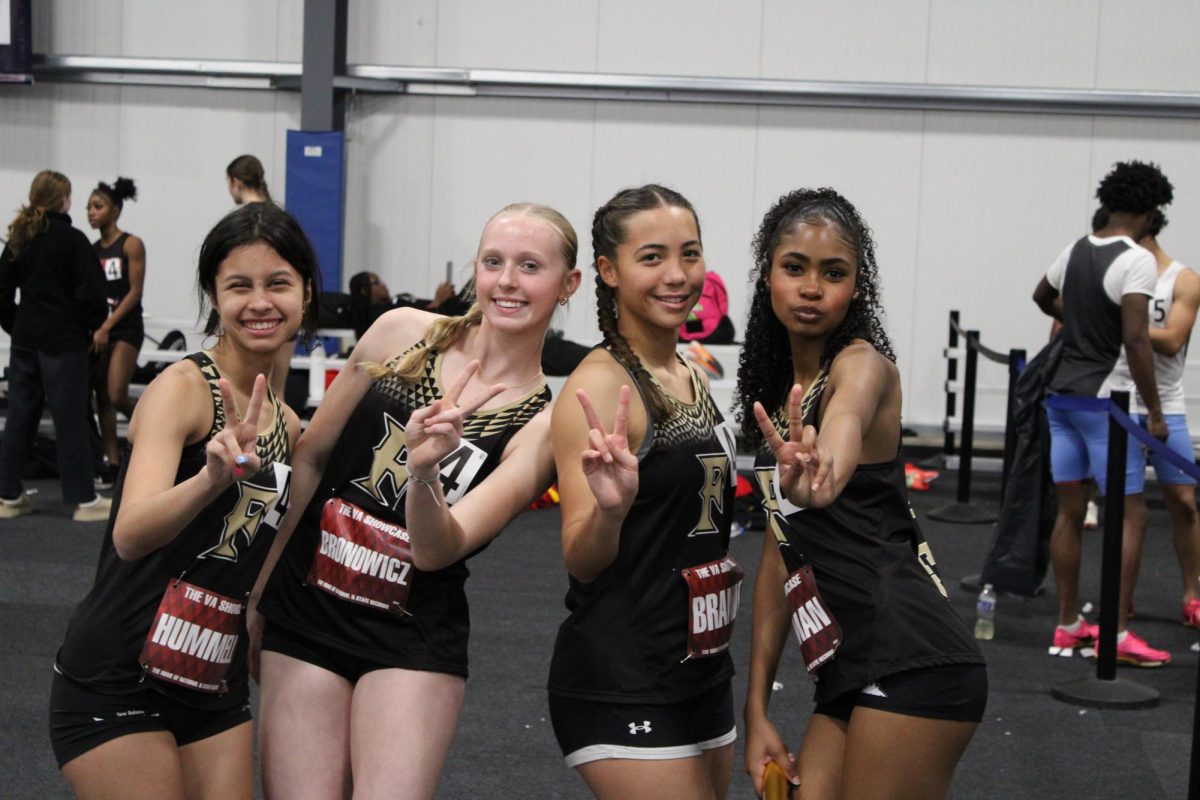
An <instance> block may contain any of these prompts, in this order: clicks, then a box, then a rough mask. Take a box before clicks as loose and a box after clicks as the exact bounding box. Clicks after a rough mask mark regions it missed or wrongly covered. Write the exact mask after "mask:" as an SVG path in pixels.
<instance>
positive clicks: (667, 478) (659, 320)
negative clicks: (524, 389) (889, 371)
mask: <svg viewBox="0 0 1200 800" xmlns="http://www.w3.org/2000/svg"><path fill="white" fill-rule="evenodd" d="M592 249H593V252H594V254H595V266H596V299H597V305H598V307H599V317H600V328H601V330H602V331H603V332H604V342H603V344H602V345H601V346H600V347H598V348H597V349H595V350H593V351H592V352H591V353H590V354H589V355H588V356H587V357H586V358H584V360H583V362H582V363H581V364H580V365H579V367H578V368H577V369H576V370H575V371H574V372H573V373H572V375H571V377H570V378H569V379H568V380H567V384H566V386H565V387H564V390H563V391H564V396H565V397H566V399H564V400H563V401H562V402H561V403H559V404H558V405H557V406H556V408H555V411H554V422H553V434H554V437H553V438H554V457H555V462H556V464H557V466H558V487H559V496H560V498H561V503H562V540H563V556H564V560H565V561H566V566H567V571H568V573H570V588H569V590H568V592H567V598H566V603H567V608H568V609H569V610H570V612H571V615H570V616H569V617H568V618H567V620H566V621H564V622H563V624H562V626H561V628H560V629H559V633H558V638H557V640H556V642H555V647H554V656H553V660H552V662H551V666H550V680H549V692H550V716H551V721H552V723H553V725H554V732H555V735H556V736H557V738H558V741H559V745H560V747H561V748H562V752H563V755H564V757H565V760H566V763H567V765H568V766H571V767H574V768H576V769H577V770H578V771H579V774H580V776H581V777H582V778H583V779H584V781H585V782H586V783H587V784H588V787H589V788H590V789H591V790H592V792H593V793H594V794H595V795H596V796H597V797H600V798H621V799H622V800H627V799H629V798H661V797H694V798H712V799H714V800H715V799H716V798H723V797H724V796H725V793H726V792H727V791H728V789H729V782H730V776H731V772H732V761H733V741H734V739H735V738H736V736H737V728H736V726H735V723H734V718H733V696H732V691H731V688H730V678H731V676H732V675H733V663H732V661H731V659H730V657H729V653H728V645H729V638H730V635H731V633H732V628H733V621H734V617H735V615H736V613H737V599H738V595H739V592H740V582H741V575H742V573H741V569H740V568H739V567H738V566H737V564H736V563H735V562H734V561H733V559H731V558H729V556H728V549H729V527H730V521H731V516H732V511H733V487H734V484H735V481H736V476H735V474H734V447H733V435H732V431H730V430H727V429H723V426H722V423H723V421H722V418H721V414H720V412H719V411H718V409H717V406H716V404H715V403H713V400H712V397H711V396H710V395H709V390H708V384H707V380H706V378H705V377H704V374H703V372H701V371H700V370H699V369H698V368H695V367H693V366H691V365H689V364H687V363H686V362H684V361H683V360H682V359H680V358H679V356H678V355H677V354H676V344H677V342H678V335H679V328H680V326H681V325H682V324H683V323H684V321H685V320H686V319H687V316H688V313H689V312H690V311H691V309H692V306H693V305H694V304H695V302H696V300H697V298H698V297H699V295H700V290H701V288H702V287H703V285H704V272H705V266H704V251H703V246H702V244H701V239H700V224H699V222H698V220H697V218H696V214H695V212H694V211H693V209H692V206H691V204H690V203H688V201H687V200H686V199H684V198H683V196H682V195H680V194H678V193H677V192H674V191H672V190H670V189H667V188H664V187H662V186H657V185H653V184H652V185H648V186H643V187H640V188H637V189H626V190H624V191H621V192H618V193H617V194H616V195H615V196H614V197H613V198H612V199H611V200H609V201H608V202H607V203H606V204H604V205H603V206H602V207H601V208H600V209H599V210H597V211H596V215H595V219H594V222H593V224H592Z"/></svg>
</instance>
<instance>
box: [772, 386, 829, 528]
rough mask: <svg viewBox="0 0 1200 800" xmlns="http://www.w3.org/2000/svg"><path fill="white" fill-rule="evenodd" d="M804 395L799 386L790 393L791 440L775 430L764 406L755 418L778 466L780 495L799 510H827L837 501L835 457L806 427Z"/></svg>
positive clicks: (789, 423) (813, 432)
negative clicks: (832, 477) (832, 474)
mask: <svg viewBox="0 0 1200 800" xmlns="http://www.w3.org/2000/svg"><path fill="white" fill-rule="evenodd" d="M803 402H804V392H803V391H802V390H801V388H800V384H796V385H794V386H792V390H791V392H789V393H788V438H787V440H786V441H785V440H784V438H783V437H782V436H780V435H779V431H777V430H776V429H775V425H774V424H772V422H771V420H770V418H769V417H768V416H767V412H766V409H764V408H763V406H762V403H755V404H754V418H755V419H756V420H758V428H759V430H761V431H762V434H763V438H764V439H765V440H766V442H767V445H768V446H769V447H770V448H771V452H772V453H774V454H775V462H776V463H777V464H779V487H778V489H779V493H780V494H781V495H783V496H784V497H786V498H787V499H788V501H789V502H791V503H792V504H793V505H797V506H799V507H800V508H824V507H825V506H828V505H829V504H830V503H832V502H833V500H834V497H835V495H834V481H832V480H831V479H830V477H831V475H830V473H832V471H833V454H832V453H830V452H829V451H828V450H826V449H824V448H822V447H820V446H819V445H818V444H817V429H816V428H814V427H813V426H812V425H804V412H803V411H802V405H803Z"/></svg>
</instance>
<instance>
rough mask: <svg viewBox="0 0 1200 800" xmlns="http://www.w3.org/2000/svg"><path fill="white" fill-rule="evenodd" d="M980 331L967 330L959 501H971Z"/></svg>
mask: <svg viewBox="0 0 1200 800" xmlns="http://www.w3.org/2000/svg"><path fill="white" fill-rule="evenodd" d="M978 344H979V331H967V370H966V374H965V375H964V376H963V409H962V435H961V436H960V437H959V447H958V502H960V503H962V504H964V505H965V504H967V503H970V502H971V458H972V452H973V451H974V449H975V377H976V375H977V373H978V371H979V351H978V350H977V349H976V346H977V345H978Z"/></svg>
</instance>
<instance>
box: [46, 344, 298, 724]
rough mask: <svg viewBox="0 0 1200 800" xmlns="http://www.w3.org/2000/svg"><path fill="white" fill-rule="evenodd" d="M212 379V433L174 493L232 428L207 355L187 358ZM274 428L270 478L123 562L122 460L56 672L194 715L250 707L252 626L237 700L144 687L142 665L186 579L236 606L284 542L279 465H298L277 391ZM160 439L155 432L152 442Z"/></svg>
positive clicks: (193, 451)
mask: <svg viewBox="0 0 1200 800" xmlns="http://www.w3.org/2000/svg"><path fill="white" fill-rule="evenodd" d="M187 358H188V359H190V360H191V361H192V362H193V363H195V364H196V366H197V367H198V368H199V369H200V371H201V372H202V373H203V374H204V377H205V378H206V379H207V381H208V384H209V387H210V389H211V391H212V399H213V424H212V428H211V429H210V430H209V432H208V434H207V435H205V437H204V438H203V439H201V440H200V441H198V442H196V443H194V444H189V445H187V446H186V447H184V448H183V452H182V453H181V455H180V458H179V468H178V470H176V473H175V484H176V485H178V484H180V483H182V482H183V481H185V480H187V479H188V478H191V477H192V476H193V475H195V474H197V473H198V472H199V471H200V470H202V469H204V465H205V461H206V455H205V447H206V446H207V444H208V440H209V439H211V438H212V437H213V436H215V435H216V434H217V433H218V432H219V431H221V430H222V429H223V428H224V427H225V409H224V405H223V403H222V401H221V392H220V389H219V388H218V386H217V380H218V379H219V378H220V374H219V373H218V372H217V367H216V364H214V363H213V361H212V359H211V358H209V357H208V355H207V354H205V353H193V354H191V355H189V356H188V357H187ZM268 398H269V401H270V403H271V405H272V407H273V409H274V413H275V422H274V424H273V425H272V427H271V430H270V431H268V432H267V433H265V434H262V435H260V436H259V437H258V443H257V445H256V447H255V449H256V451H257V452H258V455H259V457H260V458H261V459H262V464H263V468H262V471H260V472H259V474H258V475H256V476H254V477H253V478H247V479H246V480H243V481H239V482H237V483H235V484H234V485H232V486H230V487H229V488H228V489H226V490H225V491H224V492H222V493H221V494H220V495H219V496H218V497H217V498H216V499H215V500H213V501H212V502H211V503H209V504H208V505H207V506H205V507H204V509H203V510H202V511H200V513H198V514H197V515H196V516H195V518H194V519H193V520H192V521H191V522H190V523H188V524H187V526H186V527H184V529H183V530H182V531H180V532H179V535H178V536H176V537H175V539H174V540H172V541H171V543H170V544H167V545H164V546H163V547H160V548H159V549H157V550H155V551H154V552H152V553H150V554H149V555H146V556H143V557H142V558H139V559H137V560H134V561H124V560H122V559H121V558H120V557H119V556H118V555H117V552H116V550H115V549H114V547H113V538H112V531H113V522H114V520H116V518H117V512H118V511H119V510H120V507H121V495H122V494H123V492H124V488H125V469H126V466H125V465H127V464H128V463H129V458H128V453H127V454H126V458H125V459H123V460H122V467H121V473H120V475H119V476H118V478H117V485H116V490H115V494H114V495H113V507H112V514H111V515H110V516H109V520H108V530H107V531H105V534H104V542H103V544H102V545H101V548H100V563H99V564H98V565H97V567H96V579H95V582H94V584H93V585H92V588H91V591H89V592H88V594H87V596H86V597H84V598H83V601H82V602H81V603H80V604H79V605H78V606H76V608H75V611H74V612H73V613H72V615H71V621H70V623H69V625H68V628H67V635H66V639H65V641H64V642H63V645H62V648H61V649H60V650H59V651H58V659H57V668H58V670H59V671H60V672H62V673H63V674H65V675H66V676H68V677H70V678H72V679H74V680H77V681H79V682H81V683H85V684H87V685H89V686H92V687H93V688H95V689H96V690H97V691H100V692H103V693H106V694H125V693H129V692H135V691H138V690H140V689H141V688H143V687H144V686H152V687H153V688H155V689H157V690H158V691H160V692H163V693H164V694H167V695H170V696H172V697H174V698H176V699H178V700H180V701H182V702H184V703H186V704H188V705H191V706H195V707H198V708H206V709H214V708H225V707H230V706H233V705H236V704H239V703H244V702H246V697H247V696H248V691H249V689H248V684H247V675H248V673H247V669H246V637H245V635H244V633H245V628H244V625H245V616H244V615H243V616H242V625H243V629H242V633H243V635H239V636H238V643H237V647H236V651H235V654H234V658H233V661H232V662H231V664H230V669H229V677H228V679H227V680H228V684H229V691H228V692H227V693H224V694H219V695H218V694H206V693H204V692H199V691H195V690H192V689H188V688H185V687H182V686H176V685H174V684H167V683H163V682H160V681H157V680H153V679H147V680H145V681H142V677H143V676H142V668H141V666H140V665H139V663H138V655H139V654H140V652H141V649H142V645H143V643H144V642H145V640H146V637H147V635H148V634H149V632H150V631H149V629H150V625H151V623H152V622H153V621H154V617H155V612H156V611H157V610H158V605H159V601H160V600H161V599H162V596H163V591H164V590H165V589H166V588H167V583H168V582H169V581H171V580H172V579H174V578H178V577H180V576H181V575H183V576H184V579H185V580H186V581H188V582H189V583H192V584H195V585H197V586H199V587H202V588H205V589H209V590H211V591H214V592H217V593H219V594H222V595H225V596H226V597H230V598H237V599H241V598H246V597H248V596H249V594H250V589H251V588H252V587H253V585H254V581H255V579H257V577H258V573H259V570H260V569H261V568H262V564H263V560H264V559H265V558H266V555H267V550H268V549H270V547H271V542H272V540H273V539H274V538H275V530H274V528H272V527H271V525H270V524H269V522H268V521H267V520H268V519H269V514H268V513H267V512H268V511H269V508H270V504H271V501H272V500H273V499H274V495H275V491H276V470H275V467H274V465H275V464H281V465H286V464H288V462H289V460H290V447H289V441H288V432H287V419H286V418H285V417H284V410H283V404H282V403H280V402H279V399H278V398H277V397H276V396H275V395H274V393H272V392H270V390H268ZM148 433H152V432H148Z"/></svg>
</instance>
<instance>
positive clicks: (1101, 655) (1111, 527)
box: [1096, 392, 1129, 681]
mask: <svg viewBox="0 0 1200 800" xmlns="http://www.w3.org/2000/svg"><path fill="white" fill-rule="evenodd" d="M1112 401H1113V404H1114V405H1116V406H1117V408H1119V409H1121V410H1122V411H1124V412H1126V413H1128V412H1129V392H1113V393H1112ZM1128 450H1129V434H1127V433H1125V429H1124V428H1122V427H1121V425H1120V424H1119V423H1118V422H1117V418H1116V417H1113V416H1110V417H1109V418H1108V473H1107V474H1108V491H1107V493H1106V494H1105V495H1104V543H1103V545H1102V549H1101V560H1100V639H1099V641H1097V642H1096V677H1097V678H1099V679H1100V680H1102V681H1111V680H1112V679H1113V678H1115V677H1117V606H1119V605H1120V604H1121V540H1122V538H1123V537H1124V535H1125V457H1126V455H1127V454H1128Z"/></svg>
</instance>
